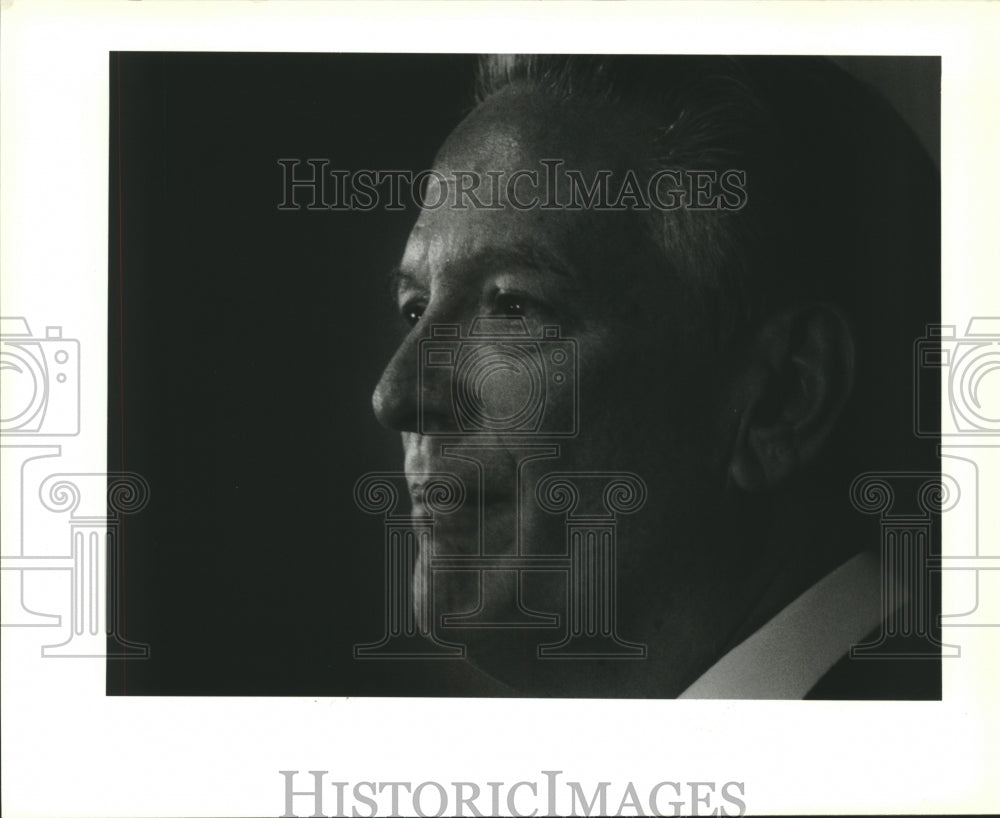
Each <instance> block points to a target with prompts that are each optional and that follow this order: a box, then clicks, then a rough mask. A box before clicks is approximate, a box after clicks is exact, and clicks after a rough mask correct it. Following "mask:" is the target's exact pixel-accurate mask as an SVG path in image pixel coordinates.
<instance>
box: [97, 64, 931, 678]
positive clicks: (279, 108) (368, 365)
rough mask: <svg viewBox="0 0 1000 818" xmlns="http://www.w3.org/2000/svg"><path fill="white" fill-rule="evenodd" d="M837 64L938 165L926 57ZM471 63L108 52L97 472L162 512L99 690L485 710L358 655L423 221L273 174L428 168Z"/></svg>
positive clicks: (466, 96) (373, 630) (146, 525)
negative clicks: (392, 382)
mask: <svg viewBox="0 0 1000 818" xmlns="http://www.w3.org/2000/svg"><path fill="white" fill-rule="evenodd" d="M838 62H839V63H840V64H841V65H843V66H845V67H847V68H848V69H849V70H851V72H852V73H854V74H855V75H857V76H859V77H860V78H862V79H866V80H868V81H871V82H872V83H873V84H875V85H876V86H877V87H879V88H881V89H882V90H883V91H884V92H885V94H886V96H887V97H888V98H889V100H890V102H892V103H893V105H894V106H895V107H896V108H897V110H898V111H899V112H900V113H901V114H902V115H903V116H904V118H906V119H907V120H908V121H909V122H910V124H911V126H912V127H913V128H914V130H915V132H916V133H917V135H918V137H919V138H920V140H921V142H922V144H923V145H924V146H925V148H927V149H928V151H929V152H930V153H931V154H932V156H933V158H934V159H935V161H937V155H936V154H937V150H938V144H939V128H938V121H937V110H938V98H937V95H938V88H939V69H940V63H939V61H937V60H926V59H925V60H919V59H911V58H843V59H840V60H838ZM473 66H474V57H470V56H466V55H448V56H441V55H424V54H418V55H313V54H304V55H290V54H211V53H183V54H180V53H115V54H112V55H111V63H110V100H111V121H110V211H109V225H110V229H109V233H110V235H109V241H110V245H109V246H110V270H109V285H110V286H109V383H108V392H109V395H108V397H109V401H108V433H109V434H108V438H109V452H108V463H109V466H108V467H109V469H110V470H114V469H124V470H130V471H135V472H138V473H140V474H142V475H143V476H144V477H145V478H146V479H147V480H148V481H149V483H150V485H151V488H152V494H151V499H150V503H149V505H148V507H147V508H146V509H144V510H143V511H142V513H141V514H138V515H136V516H134V517H131V518H128V519H127V521H126V526H125V530H124V536H123V573H122V577H123V580H122V594H121V600H122V608H121V611H120V616H119V620H120V630H121V631H122V633H123V635H124V636H125V637H126V638H127V639H129V640H132V641H139V642H145V643H148V644H149V645H150V649H151V655H150V658H149V659H147V660H144V661H110V662H108V692H109V693H112V694H140V695H155V694H169V695H213V694H219V695H403V694H406V695H457V694H461V695H494V694H496V692H497V691H496V689H495V688H493V687H491V686H490V685H489V684H488V683H487V682H486V681H485V680H483V679H481V678H480V677H479V676H478V675H477V674H475V673H474V672H473V671H471V670H469V669H468V668H466V667H465V666H464V665H460V664H456V663H453V662H447V663H440V662H412V661H411V662H405V663H387V662H359V661H355V660H354V659H353V658H352V646H353V645H354V644H355V643H358V642H371V641H375V640H377V639H378V638H379V637H380V636H381V635H382V628H383V625H382V622H383V599H382V571H383V551H382V531H383V528H382V524H381V522H380V520H379V519H378V518H376V517H372V516H369V515H365V514H363V513H361V512H360V511H358V510H357V509H356V507H355V505H354V503H353V500H352V488H353V486H354V483H355V481H356V480H357V479H358V477H360V476H361V475H362V474H364V473H365V472H368V471H374V470H395V469H399V468H400V467H401V465H402V464H401V457H400V447H399V442H398V436H397V435H395V434H393V433H390V432H387V431H385V430H383V429H381V428H380V427H379V426H378V425H377V423H376V422H375V420H374V417H373V415H372V412H371V407H370V395H371V391H372V389H373V387H374V385H375V383H376V381H377V379H378V376H379V374H380V372H381V368H382V366H383V365H384V363H385V361H387V360H388V358H389V356H390V354H391V352H392V350H393V348H394V341H395V337H396V336H395V329H396V327H395V323H396V319H395V318H394V316H393V310H392V304H391V299H390V296H389V292H388V288H387V286H386V275H385V274H386V272H387V271H388V270H389V269H390V268H391V267H392V265H393V264H394V263H395V262H396V261H398V259H399V256H400V254H401V251H402V248H403V245H404V243H405V239H406V235H407V233H408V231H409V228H410V226H411V225H412V223H413V221H414V220H415V217H416V213H415V212H414V211H413V210H412V209H410V210H408V211H407V212H405V213H392V212H386V211H385V210H384V209H376V210H373V211H371V212H367V213H364V212H312V211H308V210H305V209H302V210H297V211H280V210H278V204H279V203H280V202H281V199H282V193H283V189H282V178H283V177H282V170H281V168H280V167H279V165H278V164H277V162H278V159H281V158H297V159H307V158H325V159H329V160H330V163H331V167H339V168H343V169H361V168H395V169H405V168H410V169H414V170H419V169H423V168H428V167H430V166H431V163H432V160H433V156H434V152H435V150H436V149H437V147H438V146H439V145H440V143H441V142H442V141H443V139H444V138H445V136H446V135H447V134H448V132H449V131H450V130H451V128H452V127H453V126H454V125H455V124H456V123H457V122H458V120H459V119H460V118H461V117H462V115H463V113H464V112H465V111H466V110H467V109H468V107H469V105H470V101H471V93H472V72H473ZM390 327H392V328H393V331H389V328H390Z"/></svg>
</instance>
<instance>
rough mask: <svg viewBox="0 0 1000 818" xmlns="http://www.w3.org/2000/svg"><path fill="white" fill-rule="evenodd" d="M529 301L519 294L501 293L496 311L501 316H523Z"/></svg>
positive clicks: (497, 299)
mask: <svg viewBox="0 0 1000 818" xmlns="http://www.w3.org/2000/svg"><path fill="white" fill-rule="evenodd" d="M527 306H528V299H527V298H525V297H524V296H523V295H520V294H518V293H499V294H498V295H497V297H496V311H497V312H498V313H499V314H500V315H507V316H512V317H513V316H523V315H524V314H525V311H526V310H527Z"/></svg>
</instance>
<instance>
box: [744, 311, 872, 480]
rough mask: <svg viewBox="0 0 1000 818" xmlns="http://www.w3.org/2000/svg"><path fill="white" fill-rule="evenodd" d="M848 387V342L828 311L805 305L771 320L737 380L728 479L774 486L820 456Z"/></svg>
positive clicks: (840, 319) (840, 322)
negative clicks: (735, 427) (734, 431)
mask: <svg viewBox="0 0 1000 818" xmlns="http://www.w3.org/2000/svg"><path fill="white" fill-rule="evenodd" d="M853 385H854V338H853V335H852V333H851V329H850V326H849V325H848V323H847V321H846V319H845V318H844V316H843V315H842V314H841V313H840V312H839V311H838V310H837V309H836V308H835V307H833V306H830V305H827V304H811V305H809V306H804V307H797V308H794V309H792V310H789V311H787V312H784V313H782V314H780V315H778V316H776V317H775V318H773V319H772V320H770V321H769V322H768V323H767V324H766V325H765V326H764V328H763V329H762V331H761V332H760V334H759V335H758V336H757V340H756V343H755V344H754V345H753V346H752V348H751V350H750V354H749V358H747V359H746V360H745V362H744V366H743V368H742V371H741V373H740V375H739V376H738V387H737V390H736V394H735V396H734V397H735V400H736V405H735V406H734V411H735V412H736V413H737V414H738V416H739V418H740V422H739V429H738V431H737V434H736V440H735V444H734V447H733V452H732V458H731V460H730V464H729V474H730V478H731V479H732V481H733V482H734V483H736V485H738V486H740V487H741V488H743V489H744V490H747V491H760V490H766V489H771V488H774V487H775V486H777V485H779V484H780V483H782V482H783V481H784V480H786V479H788V477H789V476H790V475H792V474H793V473H794V472H795V471H796V470H797V469H798V468H799V467H800V466H802V465H803V464H805V463H807V462H808V461H809V460H810V459H812V458H813V457H814V456H815V455H816V454H817V452H819V451H820V449H821V448H822V446H823V444H824V442H825V441H826V439H827V437H828V436H829V434H830V432H831V431H832V430H833V427H834V425H835V424H836V421H837V418H838V417H839V415H840V412H841V410H842V409H843V407H844V404H845V403H846V401H847V398H848V396H849V395H850V393H851V389H852V387H853Z"/></svg>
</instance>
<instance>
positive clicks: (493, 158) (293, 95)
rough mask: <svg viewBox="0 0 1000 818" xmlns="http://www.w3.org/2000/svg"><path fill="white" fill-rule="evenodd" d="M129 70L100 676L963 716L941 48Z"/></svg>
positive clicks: (112, 682)
mask: <svg viewBox="0 0 1000 818" xmlns="http://www.w3.org/2000/svg"><path fill="white" fill-rule="evenodd" d="M110 61H111V67H110V69H111V70H110V82H111V100H112V105H111V119H112V122H111V126H110V131H109V132H110V134H111V135H112V139H111V146H110V150H111V153H110V170H111V173H110V176H111V178H110V189H109V201H110V212H109V225H110V245H109V247H110V249H109V288H108V292H109V305H108V316H109V347H108V348H109V373H114V372H115V371H116V370H117V372H118V377H115V378H110V377H109V397H108V406H109V435H108V444H109V451H108V462H109V463H112V464H115V465H117V466H119V467H120V469H121V471H123V472H128V473H136V474H140V475H142V476H143V477H144V478H145V479H146V480H147V481H148V482H149V484H150V487H151V497H150V502H149V505H148V506H147V507H146V508H145V509H144V510H143V512H142V514H137V515H134V518H132V519H129V520H128V521H127V523H126V531H127V535H126V538H125V540H124V542H123V546H124V551H125V553H126V559H125V561H124V570H123V572H122V576H121V579H120V588H121V592H122V593H121V605H122V614H123V616H122V617H121V621H122V622H123V623H127V631H122V632H120V633H119V634H118V636H120V637H121V638H122V639H124V640H126V641H129V640H131V641H137V642H141V643H145V644H149V645H151V646H152V645H154V644H155V645H156V650H154V651H152V652H151V655H150V657H149V660H148V661H145V662H141V663H117V664H116V663H109V665H108V688H109V693H110V692H113V693H120V694H124V695H128V694H142V695H155V694H168V695H217V694H224V695H292V694H298V695H344V694H346V695H418V696H421V695H423V696H427V695H431V696H433V695H441V696H448V695H458V696H470V695H471V696H564V697H565V696H569V697H586V698H595V697H597V698H604V697H611V698H616V697H642V698H660V697H662V698H674V697H677V696H679V695H685V696H692V697H709V698H763V699H781V698H803V697H806V696H815V697H820V698H848V699H852V698H853V699H867V698H884V699H914V698H916V699H928V698H929V699H938V698H940V640H939V638H938V634H937V616H936V612H937V611H938V609H939V607H940V604H939V599H938V596H937V593H936V589H935V577H934V576H933V575H932V572H931V570H930V565H931V563H930V561H931V560H932V559H934V558H935V557H940V548H939V545H938V538H939V537H938V525H937V517H938V514H939V512H940V508H939V507H936V506H935V503H938V505H940V502H941V499H942V498H941V497H940V496H939V495H940V494H941V493H942V492H946V491H947V487H946V486H943V485H942V483H941V478H940V461H939V459H938V457H937V445H938V444H939V442H940V434H939V430H937V429H935V428H933V424H926V425H927V428H915V427H914V418H915V417H917V416H915V414H914V392H913V388H912V385H911V384H912V378H913V376H914V375H916V376H917V377H918V379H919V380H918V383H917V386H918V387H919V389H920V391H919V392H918V393H917V396H918V397H919V398H920V399H921V400H922V402H923V404H922V405H921V406H920V409H921V410H923V412H924V415H923V416H922V417H924V418H925V419H929V418H932V417H935V416H936V414H937V413H938V412H939V407H938V406H934V405H933V402H934V401H936V400H938V395H939V392H940V375H941V371H942V369H943V368H944V367H943V366H942V365H941V364H937V365H933V364H931V363H930V359H929V358H928V360H927V361H926V362H923V361H922V362H921V364H920V365H918V366H917V367H916V369H915V368H914V365H913V355H914V344H915V342H917V341H918V340H920V339H921V338H922V336H927V334H928V332H931V333H933V329H932V330H928V327H931V328H934V327H937V326H938V325H940V262H939V258H940V247H939V245H940V192H939V160H938V156H937V149H938V134H939V130H940V125H939V110H938V108H939V98H940V61H939V60H938V59H936V58H933V57H928V58H916V57H863V58H853V59H852V58H839V59H828V58H820V57H796V56H781V57H730V56H700V55H695V56H676V55H673V56H672V55H631V56H624V55H578V54H570V55H538V54H506V55H440V54H349V55H319V54H246V53H237V54H232V53H230V54H218V53H214V54H212V53H209V54H206V53H200V54H192V53H162V52H161V53H115V54H112V55H111V56H110ZM873 82H874V83H875V84H874V85H873ZM890 100H892V102H890ZM893 102H894V103H895V105H894V104H893ZM900 111H902V113H901V112H900ZM903 114H905V115H906V117H908V118H909V121H907V118H905V117H904V115H903ZM925 345H926V346H927V347H928V350H930V351H933V350H932V348H934V347H940V341H939V340H938V338H937V336H936V335H933V334H931V335H930V336H928V337H927V338H926V342H925ZM194 407H199V408H200V409H201V410H204V411H198V412H194V411H192V409H193V408H194ZM153 487H155V488H153ZM894 504H895V506H896V507H892V506H893V505H894ZM883 506H884V508H883ZM901 509H906V510H908V511H910V512H912V514H913V515H915V519H913V520H911V521H909V522H908V523H907V524H906V525H903V526H902V527H898V532H893V533H892V536H893V537H895V536H897V534H898V536H899V538H900V539H899V541H898V542H888V541H887V542H886V543H885V544H884V547H885V549H888V550H886V552H885V553H883V541H882V540H883V538H882V536H881V535H880V516H879V514H880V513H882V512H884V513H885V514H887V515H892V514H893V513H896V514H898V513H900V510H901ZM911 562H912V565H911ZM909 571H913V572H914V573H913V574H912V575H910V574H909V573H907V572H909ZM883 579H885V582H883V581H882V580H883ZM133 589H135V590H133ZM178 593H180V594H181V595H182V596H183V598H184V600H185V604H184V605H183V606H182V608H181V609H180V610H178V607H177V604H176V600H177V594H178ZM122 650H123V651H127V650H128V648H127V647H123V648H122Z"/></svg>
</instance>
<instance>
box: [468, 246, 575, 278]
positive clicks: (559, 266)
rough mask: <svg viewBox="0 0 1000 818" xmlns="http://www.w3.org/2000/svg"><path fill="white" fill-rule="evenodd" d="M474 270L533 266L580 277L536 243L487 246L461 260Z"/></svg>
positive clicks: (567, 275)
mask: <svg viewBox="0 0 1000 818" xmlns="http://www.w3.org/2000/svg"><path fill="white" fill-rule="evenodd" d="M460 263H461V264H462V266H467V267H469V268H472V269H474V270H482V269H494V268H498V267H499V268H503V267H531V268H534V269H536V270H543V271H546V272H550V273H553V274H555V275H557V276H560V277H561V278H571V279H572V278H578V277H579V275H578V274H575V273H574V272H573V269H572V268H571V267H569V266H567V265H566V264H565V263H564V262H563V261H562V259H560V258H559V257H558V256H556V255H554V254H553V253H551V252H549V251H548V250H546V249H545V248H544V247H542V246H540V245H535V244H516V245H513V246H511V247H485V248H483V249H482V250H478V251H477V252H475V253H473V254H472V255H471V256H470V257H469V258H467V259H464V260H462V261H461V262H460Z"/></svg>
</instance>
